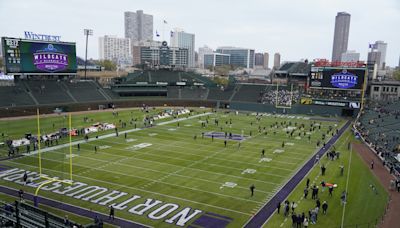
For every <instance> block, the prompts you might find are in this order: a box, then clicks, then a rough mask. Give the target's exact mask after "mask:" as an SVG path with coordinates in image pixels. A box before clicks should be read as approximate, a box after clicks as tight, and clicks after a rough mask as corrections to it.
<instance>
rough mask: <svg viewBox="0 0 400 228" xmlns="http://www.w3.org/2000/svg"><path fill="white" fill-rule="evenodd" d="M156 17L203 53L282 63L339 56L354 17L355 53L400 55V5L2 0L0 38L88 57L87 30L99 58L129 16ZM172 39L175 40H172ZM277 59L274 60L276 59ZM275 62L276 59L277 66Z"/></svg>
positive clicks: (297, 0) (373, 0) (289, 0)
mask: <svg viewBox="0 0 400 228" xmlns="http://www.w3.org/2000/svg"><path fill="white" fill-rule="evenodd" d="M140 9H142V10H144V12H145V13H147V14H151V15H153V16H154V32H155V31H156V30H157V31H158V32H159V33H160V34H162V30H163V27H162V21H163V20H166V21H167V22H168V24H167V25H166V26H165V28H164V31H165V35H166V36H167V35H168V34H169V31H170V30H171V29H173V28H175V27H179V28H183V29H184V30H185V31H187V32H190V33H194V34H195V35H196V50H197V49H198V47H201V46H203V45H208V46H210V47H212V48H214V49H215V48H216V47H218V46H228V45H229V46H240V47H247V48H253V49H255V50H256V51H257V52H269V53H270V55H271V54H272V55H273V53H275V52H279V53H281V56H282V58H281V59H282V61H294V60H300V59H302V58H308V59H315V58H327V59H330V58H331V54H332V42H333V31H334V23H335V16H336V13H337V12H339V11H346V12H348V13H350V14H351V24H350V37H349V47H348V49H349V50H356V51H358V52H360V53H361V59H362V60H365V59H366V56H367V52H368V43H372V42H375V41H376V40H383V41H385V42H387V43H388V50H387V57H386V62H387V64H388V65H390V66H397V65H398V63H399V55H400V29H399V28H400V0H379V1H378V0H241V1H237V0H197V1H193V0H112V1H111V0H0V36H10V37H23V36H24V31H32V32H35V33H41V34H52V35H60V36H61V39H62V40H63V41H72V42H76V43H77V54H78V55H79V56H81V57H84V52H85V38H84V35H83V29H84V28H91V29H93V30H94V36H93V37H90V39H89V51H88V56H89V57H91V58H97V57H98V37H99V36H103V35H117V36H119V37H123V36H124V11H136V10H140ZM167 41H169V38H168V40H167ZM270 61H272V59H271V60H270ZM270 65H271V62H270Z"/></svg>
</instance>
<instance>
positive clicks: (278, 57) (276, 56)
mask: <svg viewBox="0 0 400 228" xmlns="http://www.w3.org/2000/svg"><path fill="white" fill-rule="evenodd" d="M280 66H281V54H279V53H275V54H274V66H273V68H274V69H278V68H279V67H280Z"/></svg>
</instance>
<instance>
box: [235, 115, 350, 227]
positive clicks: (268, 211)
mask: <svg viewBox="0 0 400 228" xmlns="http://www.w3.org/2000/svg"><path fill="white" fill-rule="evenodd" d="M350 124H351V121H349V120H348V121H347V122H346V123H345V124H344V125H343V126H342V128H340V130H339V134H336V135H334V136H333V137H332V138H331V139H330V140H329V141H328V143H327V144H326V146H325V147H322V148H321V149H320V150H319V151H318V152H317V153H315V154H314V155H313V156H312V157H311V158H310V159H309V160H308V161H307V162H306V163H305V164H304V165H303V167H301V168H300V169H299V170H298V171H297V173H295V174H294V175H293V176H292V178H291V179H289V181H288V182H287V183H286V184H285V185H284V186H283V187H282V188H281V189H280V190H279V191H278V192H277V193H276V194H275V195H274V196H273V197H272V198H271V199H270V200H269V201H268V202H267V203H266V204H265V205H264V206H263V207H262V208H261V209H260V210H259V211H258V212H257V213H256V214H255V215H254V216H253V217H251V218H250V219H249V221H247V223H246V224H245V225H244V226H243V227H247V228H252V227H262V226H263V224H264V223H265V222H266V221H267V220H268V219H269V218H270V217H271V215H272V214H273V213H274V212H275V210H276V205H277V203H278V202H281V201H283V200H284V199H286V198H287V197H288V196H289V194H290V193H291V192H292V191H293V190H294V189H295V188H296V186H297V185H298V184H299V183H300V181H301V180H302V179H303V178H304V177H305V175H306V174H307V173H308V172H309V171H310V170H311V169H312V168H313V167H314V163H315V157H316V155H319V157H320V158H322V157H323V155H324V154H325V152H326V151H328V149H329V148H330V147H331V146H332V145H333V144H335V143H336V141H337V140H338V139H339V138H340V137H341V136H342V135H343V133H344V132H345V131H346V129H347V128H348V127H349V126H350Z"/></svg>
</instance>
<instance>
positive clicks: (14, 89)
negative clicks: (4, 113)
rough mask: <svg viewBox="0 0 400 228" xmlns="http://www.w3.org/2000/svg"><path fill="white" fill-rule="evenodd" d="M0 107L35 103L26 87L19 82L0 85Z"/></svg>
mask: <svg viewBox="0 0 400 228" xmlns="http://www.w3.org/2000/svg"><path fill="white" fill-rule="evenodd" d="M0 97H1V98H0V107H10V106H23V105H35V102H34V101H33V100H32V98H31V97H30V95H29V94H28V93H27V91H26V89H25V88H24V86H23V85H21V84H20V83H16V84H15V86H2V87H0Z"/></svg>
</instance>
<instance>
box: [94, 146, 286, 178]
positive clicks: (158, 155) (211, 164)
mask: <svg viewBox="0 0 400 228" xmlns="http://www.w3.org/2000/svg"><path fill="white" fill-rule="evenodd" d="M91 145H92V144H91ZM112 150H113V151H115V150H117V151H123V152H127V151H126V150H124V149H118V148H113V149H112ZM160 150H161V151H163V150H162V149H160ZM160 150H159V151H160ZM148 153H149V151H148V152H142V153H141V152H137V151H135V154H138V155H142V154H148ZM151 156H155V157H167V158H172V159H176V160H181V161H188V162H191V161H193V160H189V159H184V158H177V157H172V156H168V155H161V154H151ZM205 158H211V157H210V156H206V157H205ZM232 162H234V161H232ZM249 164H251V165H252V166H258V167H265V166H261V165H257V164H252V163H249ZM207 165H210V166H218V167H222V168H226V169H236V170H242V169H241V168H234V167H230V166H224V165H218V164H215V163H208V164H207ZM267 167H269V168H271V169H281V170H285V171H293V169H285V168H279V167H274V166H267ZM262 173H263V174H266V175H270V176H277V177H286V175H278V174H271V173H267V172H262Z"/></svg>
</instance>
